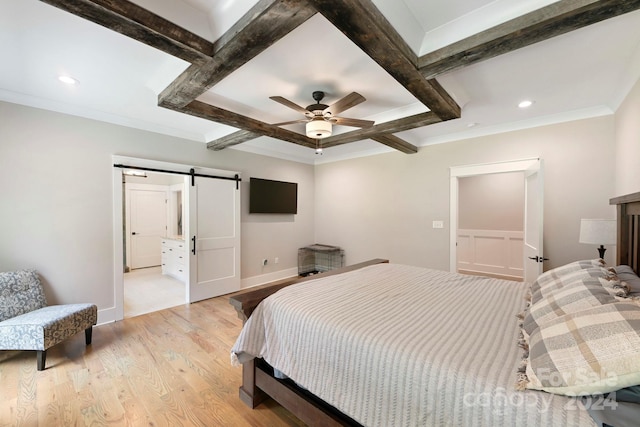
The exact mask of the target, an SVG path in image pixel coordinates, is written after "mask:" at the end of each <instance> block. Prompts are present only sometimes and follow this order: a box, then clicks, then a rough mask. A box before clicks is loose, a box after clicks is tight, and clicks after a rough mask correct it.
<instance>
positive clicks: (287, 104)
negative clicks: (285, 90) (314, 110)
mask: <svg viewBox="0 0 640 427" xmlns="http://www.w3.org/2000/svg"><path fill="white" fill-rule="evenodd" d="M269 99H272V100H274V101H276V102H279V103H280V104H282V105H284V106H285V107H289V108H291V109H292V110H296V111H297V112H299V113H302V114H307V113H308V112H309V111H307V109H306V108H302V107H301V106H299V105H298V104H296V103H294V102H291V101H289V100H288V99H286V98H283V97H281V96H270V97H269Z"/></svg>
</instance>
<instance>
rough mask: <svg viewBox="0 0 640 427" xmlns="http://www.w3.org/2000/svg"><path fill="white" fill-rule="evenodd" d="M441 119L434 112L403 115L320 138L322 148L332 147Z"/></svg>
mask: <svg viewBox="0 0 640 427" xmlns="http://www.w3.org/2000/svg"><path fill="white" fill-rule="evenodd" d="M441 121H442V119H440V117H438V116H437V115H436V114H435V113H434V112H432V111H428V112H426V113H420V114H415V115H413V116H409V117H403V118H401V119H397V120H390V121H388V122H384V123H380V124H379V125H375V126H372V127H370V128H364V129H358V130H354V131H351V132H345V133H341V134H339V135H336V136H330V137H329V138H325V139H323V140H322V146H323V147H324V148H329V147H334V146H336V145H342V144H347V143H349V142H356V141H361V140H363V139H373V137H375V136H377V135H381V134H392V133H397V132H403V131H405V130H411V129H415V128H419V127H423V126H428V125H432V124H435V123H440V122H441Z"/></svg>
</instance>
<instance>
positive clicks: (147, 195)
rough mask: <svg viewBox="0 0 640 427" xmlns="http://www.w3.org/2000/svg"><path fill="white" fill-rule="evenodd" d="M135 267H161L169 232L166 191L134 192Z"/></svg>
mask: <svg viewBox="0 0 640 427" xmlns="http://www.w3.org/2000/svg"><path fill="white" fill-rule="evenodd" d="M129 196H130V199H129V200H130V203H129V215H130V221H129V223H130V228H129V235H130V236H129V238H130V242H131V268H132V269H136V268H145V267H153V266H157V265H160V264H161V246H162V243H161V239H162V238H163V237H165V236H166V233H167V205H166V199H167V195H166V191H157V190H134V189H132V190H130V195H129Z"/></svg>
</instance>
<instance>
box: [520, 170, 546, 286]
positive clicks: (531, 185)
mask: <svg viewBox="0 0 640 427" xmlns="http://www.w3.org/2000/svg"><path fill="white" fill-rule="evenodd" d="M524 181H525V182H524V186H525V187H524V188H525V193H524V199H525V206H524V280H525V282H533V281H535V280H536V278H537V277H538V276H539V275H540V273H542V267H543V265H542V262H543V260H544V255H543V253H542V235H543V221H542V219H543V196H544V180H543V173H542V160H539V161H538V162H536V164H534V165H533V166H531V167H530V168H529V169H527V170H526V171H525V172H524Z"/></svg>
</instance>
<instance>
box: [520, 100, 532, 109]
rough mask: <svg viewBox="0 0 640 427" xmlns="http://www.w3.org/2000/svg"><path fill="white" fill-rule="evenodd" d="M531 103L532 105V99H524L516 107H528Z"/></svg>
mask: <svg viewBox="0 0 640 427" xmlns="http://www.w3.org/2000/svg"><path fill="white" fill-rule="evenodd" d="M532 105H533V101H530V100H528V99H525V100H524V101H521V102H520V103H519V104H518V107H520V108H528V107H531V106H532Z"/></svg>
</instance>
